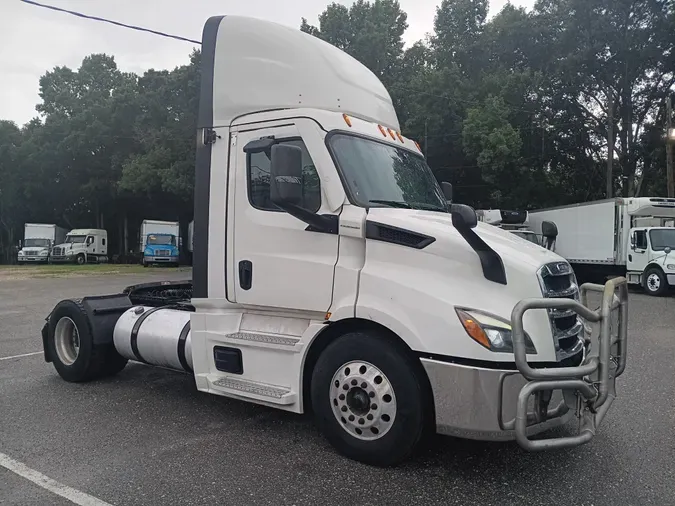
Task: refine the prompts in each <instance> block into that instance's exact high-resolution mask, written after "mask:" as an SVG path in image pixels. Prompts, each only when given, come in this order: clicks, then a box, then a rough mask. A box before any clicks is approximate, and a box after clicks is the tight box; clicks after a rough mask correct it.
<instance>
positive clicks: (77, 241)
mask: <svg viewBox="0 0 675 506" xmlns="http://www.w3.org/2000/svg"><path fill="white" fill-rule="evenodd" d="M51 261H52V262H75V263H77V264H78V265H83V264H86V263H106V262H107V261H108V232H106V231H105V230H103V229H98V228H76V229H73V230H71V231H70V232H68V234H67V235H66V238H65V240H64V241H63V242H62V243H61V244H57V245H56V246H54V249H53V250H52V256H51Z"/></svg>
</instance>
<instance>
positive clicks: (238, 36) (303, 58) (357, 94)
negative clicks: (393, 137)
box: [213, 16, 399, 129]
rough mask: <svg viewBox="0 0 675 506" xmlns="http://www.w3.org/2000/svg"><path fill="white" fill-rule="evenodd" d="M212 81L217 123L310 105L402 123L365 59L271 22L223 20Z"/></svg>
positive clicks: (379, 120) (375, 119) (218, 124)
mask: <svg viewBox="0 0 675 506" xmlns="http://www.w3.org/2000/svg"><path fill="white" fill-rule="evenodd" d="M232 48H237V50H236V51H233V50H232ZM214 83H215V84H214V88H213V89H214V97H213V99H214V100H213V103H214V106H213V107H214V115H213V121H214V125H216V126H221V125H223V126H228V125H230V124H231V122H232V120H233V119H235V118H237V117H240V116H243V115H246V114H250V113H253V112H259V111H264V110H274V109H287V108H299V107H312V108H317V109H324V110H328V111H339V112H346V113H353V114H357V115H359V116H361V117H364V118H368V119H371V120H373V121H376V122H381V123H383V124H386V125H387V126H389V127H391V128H396V129H398V128H399V125H398V118H397V116H396V111H395V110H394V106H393V104H392V101H391V98H390V96H389V93H388V92H387V90H386V89H385V87H384V85H383V84H382V83H381V82H380V80H379V79H378V78H377V77H376V76H375V74H373V73H372V72H371V71H370V70H368V69H367V68H366V67H365V66H364V65H363V64H361V63H359V62H358V61H357V60H355V59H354V58H352V57H351V56H349V55H347V54H346V53H344V52H343V51H340V50H339V49H337V48H336V47H334V46H332V45H330V44H328V43H326V42H324V41H322V40H320V39H318V38H317V37H313V36H311V35H308V34H306V33H303V32H301V31H300V30H297V29H295V28H289V27H286V26H282V25H278V24H276V23H272V22H269V21H263V20H260V19H253V18H246V17H239V16H226V17H224V18H223V19H222V21H221V22H220V26H219V29H218V38H217V41H216V56H215V62H214ZM221 83H222V85H221ZM253 83H255V86H252V84H253Z"/></svg>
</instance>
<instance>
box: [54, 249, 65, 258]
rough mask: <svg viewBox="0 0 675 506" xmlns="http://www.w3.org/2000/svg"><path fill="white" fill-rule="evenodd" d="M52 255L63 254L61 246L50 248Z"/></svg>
mask: <svg viewBox="0 0 675 506" xmlns="http://www.w3.org/2000/svg"><path fill="white" fill-rule="evenodd" d="M52 255H54V256H57V257H58V256H61V255H63V248H54V249H53V250H52Z"/></svg>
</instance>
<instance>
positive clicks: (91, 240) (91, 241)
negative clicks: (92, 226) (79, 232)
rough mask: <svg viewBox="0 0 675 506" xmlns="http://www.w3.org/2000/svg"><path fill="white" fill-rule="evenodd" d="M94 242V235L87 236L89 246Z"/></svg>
mask: <svg viewBox="0 0 675 506" xmlns="http://www.w3.org/2000/svg"><path fill="white" fill-rule="evenodd" d="M93 243H94V238H93V237H92V236H89V237H87V246H91V245H92V244H93Z"/></svg>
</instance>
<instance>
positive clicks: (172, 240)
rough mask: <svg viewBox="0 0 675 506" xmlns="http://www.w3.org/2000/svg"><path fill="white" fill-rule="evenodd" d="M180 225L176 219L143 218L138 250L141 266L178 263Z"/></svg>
mask: <svg viewBox="0 0 675 506" xmlns="http://www.w3.org/2000/svg"><path fill="white" fill-rule="evenodd" d="M179 244H180V225H179V223H178V222H177V221H159V220H143V223H141V244H140V251H142V252H143V260H142V262H143V267H147V266H148V265H153V264H154V265H175V266H177V265H178V264H179V263H180V250H179Z"/></svg>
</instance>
